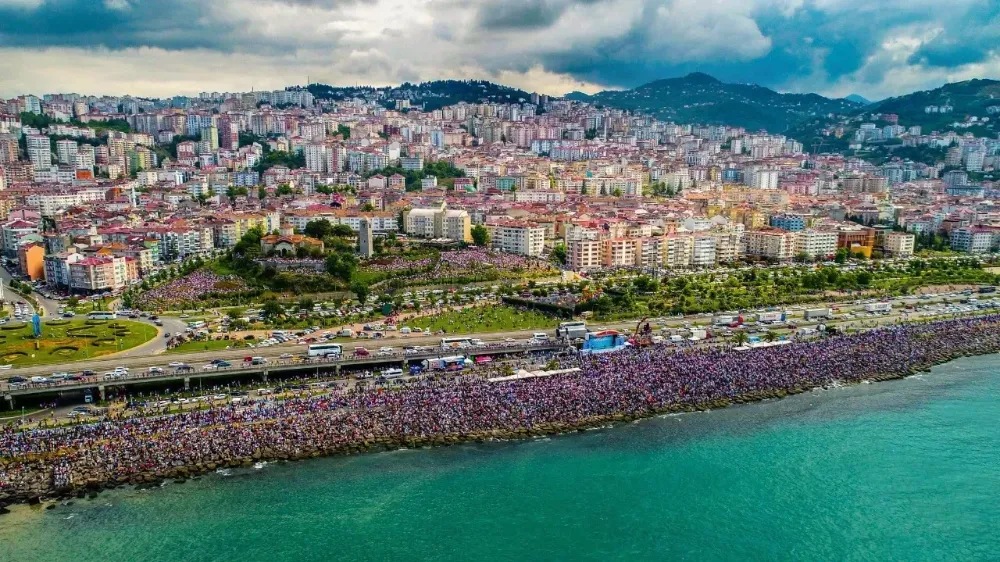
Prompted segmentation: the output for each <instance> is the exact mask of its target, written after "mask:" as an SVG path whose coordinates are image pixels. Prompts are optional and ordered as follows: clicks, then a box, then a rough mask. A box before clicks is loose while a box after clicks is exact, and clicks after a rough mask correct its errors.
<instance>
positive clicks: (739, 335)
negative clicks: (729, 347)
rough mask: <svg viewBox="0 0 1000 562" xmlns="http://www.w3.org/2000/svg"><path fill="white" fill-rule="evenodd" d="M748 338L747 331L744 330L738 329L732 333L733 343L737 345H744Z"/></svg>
mask: <svg viewBox="0 0 1000 562" xmlns="http://www.w3.org/2000/svg"><path fill="white" fill-rule="evenodd" d="M748 339H750V338H749V337H748V336H747V333H746V332H744V331H743V330H740V331H738V332H736V333H735V334H733V343H734V344H736V346H737V347H739V346H741V345H746V343H747V340H748Z"/></svg>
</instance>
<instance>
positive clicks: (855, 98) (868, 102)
mask: <svg viewBox="0 0 1000 562" xmlns="http://www.w3.org/2000/svg"><path fill="white" fill-rule="evenodd" d="M844 99H845V100H847V101H853V102H854V103H860V104H861V105H871V104H872V103H874V102H872V101H871V100H868V99H867V98H865V97H863V96H860V95H858V94H851V95H849V96H844Z"/></svg>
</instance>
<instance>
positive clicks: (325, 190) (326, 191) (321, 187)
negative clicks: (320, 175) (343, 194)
mask: <svg viewBox="0 0 1000 562" xmlns="http://www.w3.org/2000/svg"><path fill="white" fill-rule="evenodd" d="M315 191H316V193H322V194H323V195H333V187H331V186H329V185H326V184H323V183H321V184H318V185H316V189H315Z"/></svg>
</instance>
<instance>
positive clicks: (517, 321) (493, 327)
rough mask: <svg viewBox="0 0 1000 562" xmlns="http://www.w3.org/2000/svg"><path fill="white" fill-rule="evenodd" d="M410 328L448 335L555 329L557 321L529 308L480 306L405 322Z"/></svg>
mask: <svg viewBox="0 0 1000 562" xmlns="http://www.w3.org/2000/svg"><path fill="white" fill-rule="evenodd" d="M407 325H408V326H410V327H411V328H420V329H424V328H430V329H431V330H432V331H435V332H436V331H438V330H445V331H446V332H447V333H449V334H453V333H458V334H470V333H478V332H510V331H514V330H534V329H542V328H554V327H556V326H558V325H559V320H558V319H557V318H553V317H551V316H547V315H545V314H541V313H539V312H535V311H532V310H526V311H521V310H517V309H516V308H511V307H509V306H480V307H475V308H465V309H462V310H458V311H449V312H445V313H443V314H437V315H434V316H425V317H422V318H417V319H415V320H412V321H410V322H408V323H407Z"/></svg>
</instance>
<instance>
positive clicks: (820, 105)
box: [566, 72, 862, 133]
mask: <svg viewBox="0 0 1000 562" xmlns="http://www.w3.org/2000/svg"><path fill="white" fill-rule="evenodd" d="M566 98H567V99H572V100H577V101H587V102H591V103H595V104H601V105H605V106H608V107H615V108H619V109H628V110H633V111H640V112H642V113H646V114H650V115H653V116H655V117H657V118H659V119H662V120H670V121H677V122H682V123H702V124H706V125H732V126H735V127H744V128H746V129H749V130H751V131H756V130H760V129H765V130H767V131H768V132H771V133H781V132H783V131H785V130H787V129H789V128H790V127H792V126H794V125H796V124H798V123H800V122H801V121H803V120H806V119H808V118H811V117H816V116H821V115H827V114H831V113H834V114H843V113H849V112H853V111H855V110H857V109H859V108H861V107H862V104H860V103H857V102H855V101H852V100H849V99H830V98H826V97H823V96H821V95H819V94H782V93H779V92H776V91H774V90H772V89H770V88H765V87H764V86H758V85H757V84H729V83H725V82H722V81H720V80H718V79H716V78H714V77H712V76H709V75H708V74H705V73H703V72H692V73H691V74H688V75H686V76H681V77H677V78H665V79H662V80H655V81H653V82H649V83H648V84H643V85H641V86H638V87H636V88H632V89H630V90H605V91H603V92H598V93H596V94H594V95H587V94H583V93H580V92H572V93H570V94H567V95H566Z"/></svg>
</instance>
